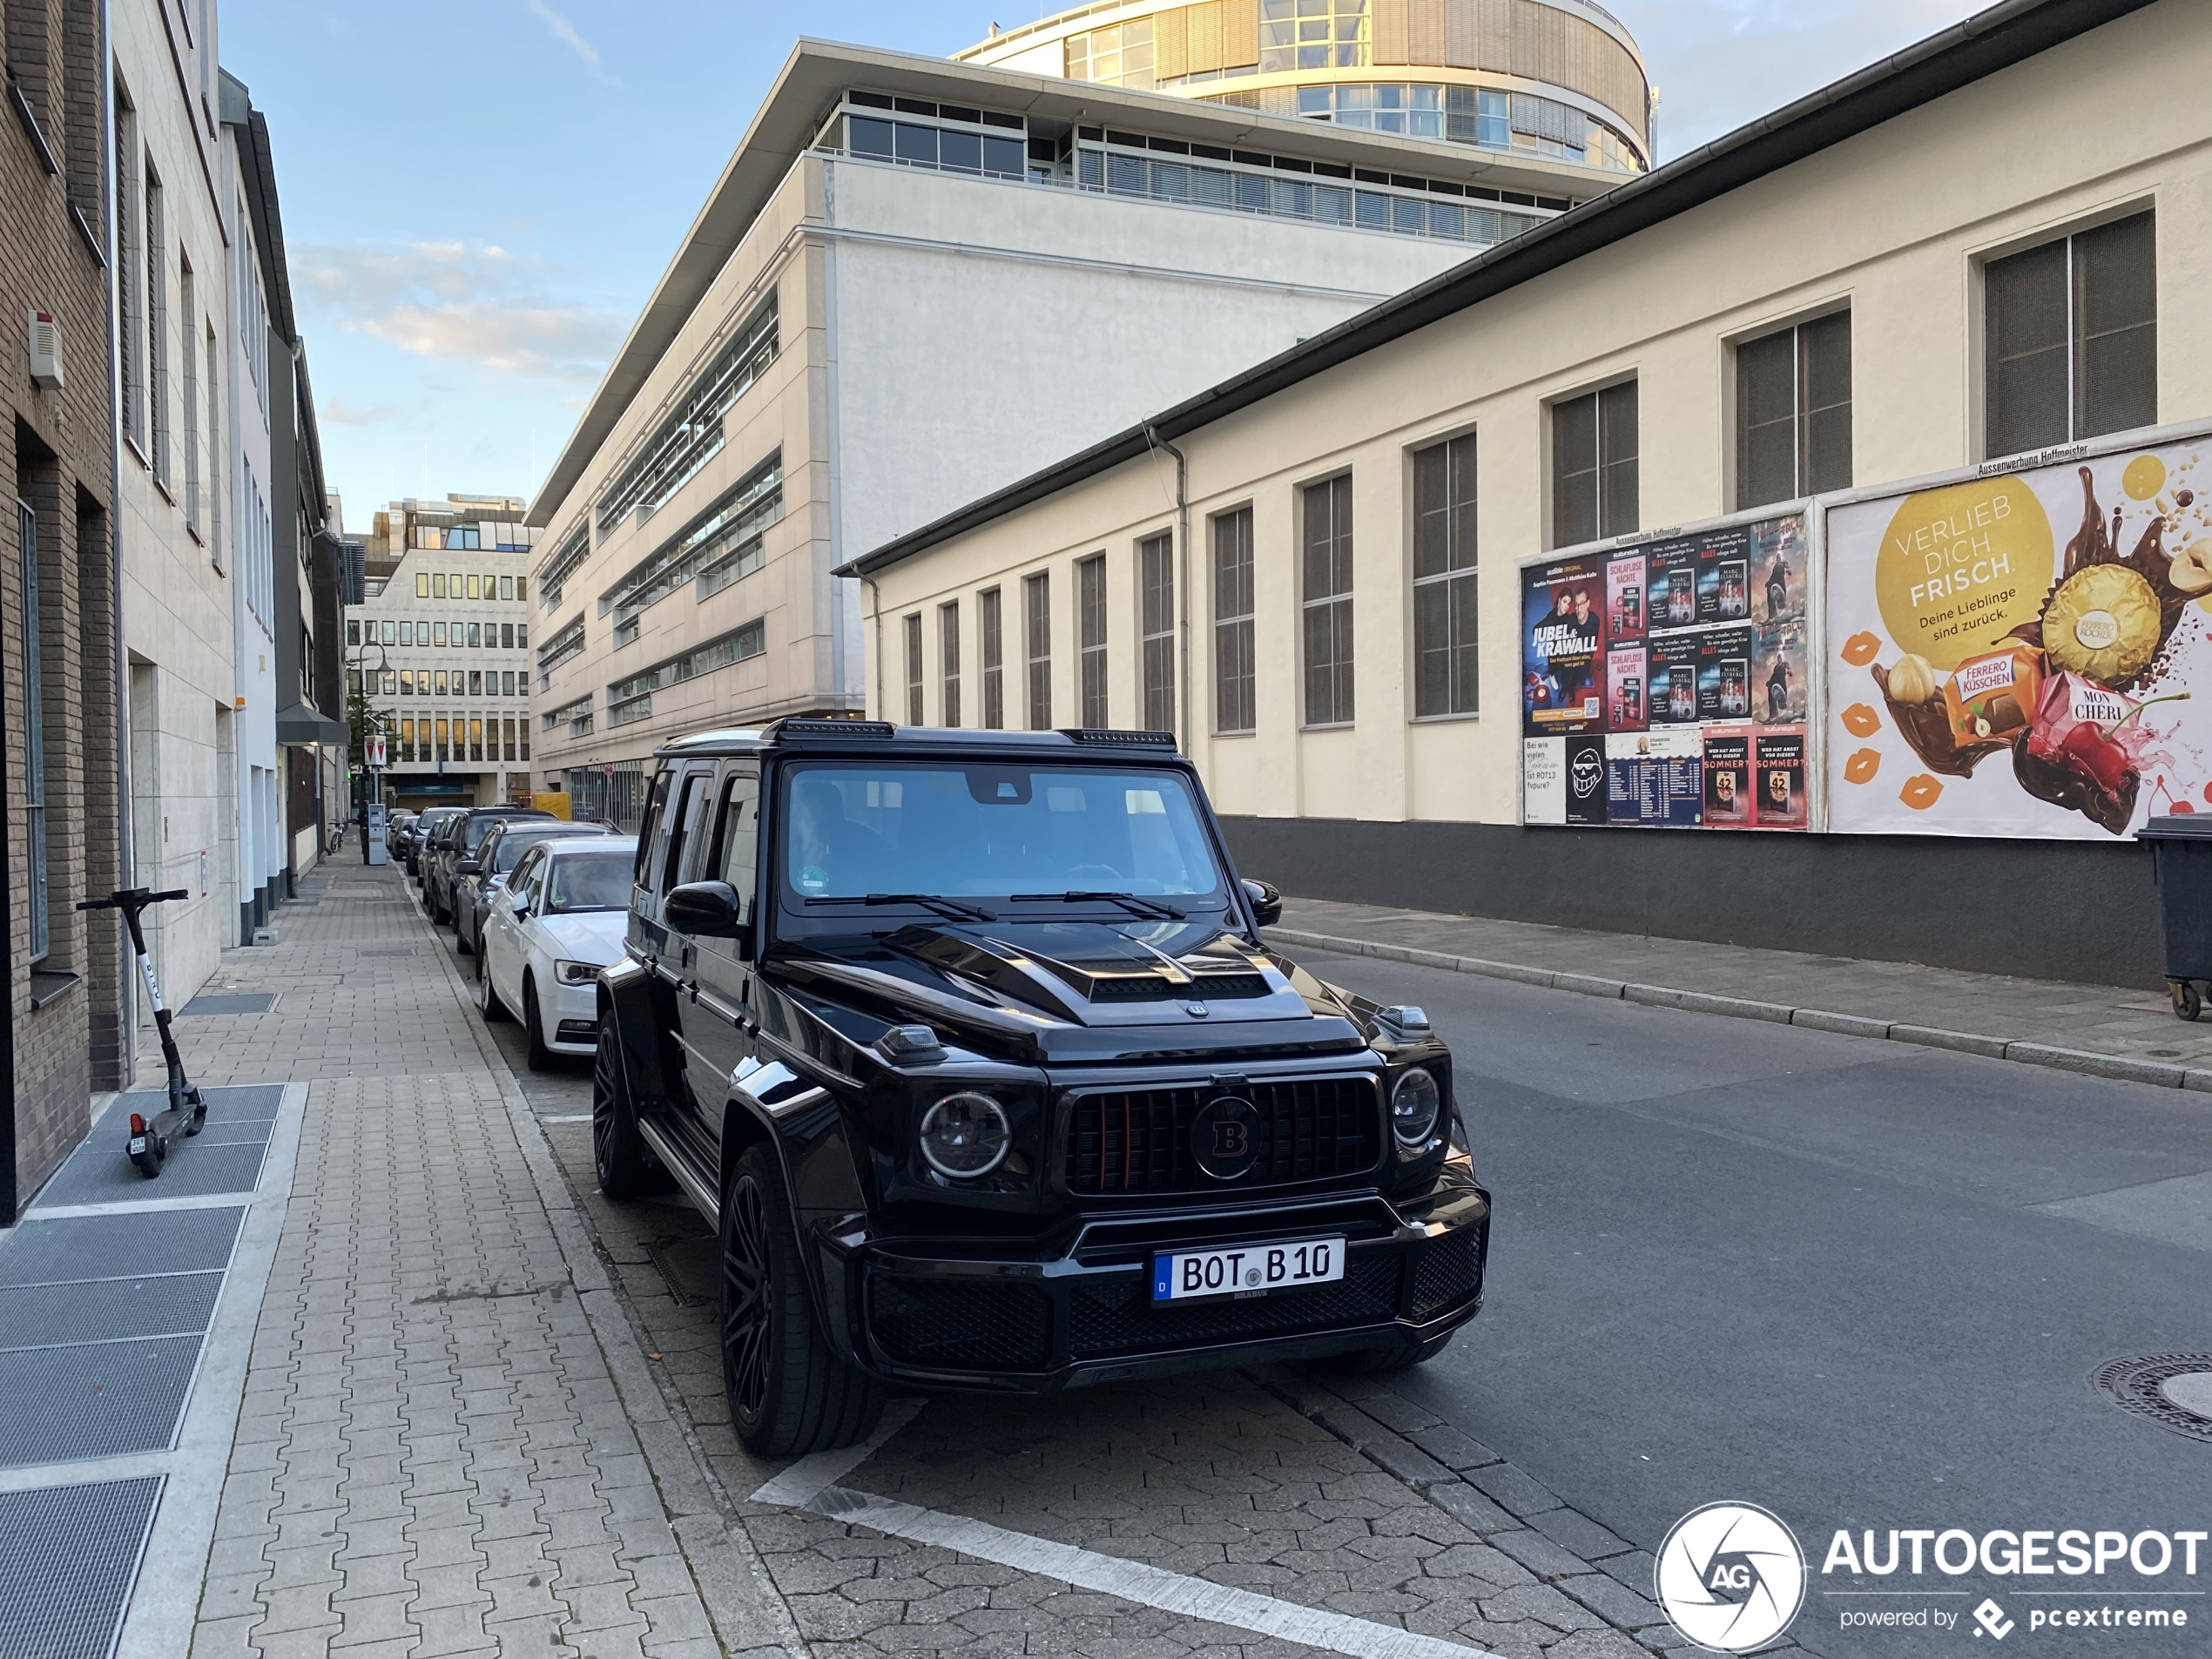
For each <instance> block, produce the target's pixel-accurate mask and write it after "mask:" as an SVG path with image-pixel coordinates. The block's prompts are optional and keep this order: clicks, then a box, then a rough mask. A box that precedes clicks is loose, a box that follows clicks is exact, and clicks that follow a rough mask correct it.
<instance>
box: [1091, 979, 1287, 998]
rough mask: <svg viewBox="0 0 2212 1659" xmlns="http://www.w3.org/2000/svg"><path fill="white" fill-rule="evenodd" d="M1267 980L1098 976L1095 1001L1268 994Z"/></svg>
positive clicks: (1092, 985)
mask: <svg viewBox="0 0 2212 1659" xmlns="http://www.w3.org/2000/svg"><path fill="white" fill-rule="evenodd" d="M1265 995H1267V981H1266V980H1264V979H1263V978H1262V977H1261V976H1260V975H1259V974H1199V975H1198V976H1197V977H1196V978H1194V979H1192V980H1190V981H1189V982H1188V983H1186V984H1177V982H1176V981H1173V980H1170V979H1167V978H1165V977H1163V976H1162V975H1161V974H1123V975H1120V976H1118V977H1116V976H1109V977H1104V978H1099V979H1094V980H1093V981H1091V984H1090V1000H1091V1001H1094V1002H1162V1001H1168V1000H1169V999H1170V998H1172V999H1174V1000H1175V1001H1198V1002H1213V1001H1229V1000H1231V998H1235V997H1240V996H1265Z"/></svg>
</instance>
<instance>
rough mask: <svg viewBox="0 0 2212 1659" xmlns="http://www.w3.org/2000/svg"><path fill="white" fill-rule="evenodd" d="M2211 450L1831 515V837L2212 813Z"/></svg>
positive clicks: (2005, 481) (2102, 462)
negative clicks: (2210, 693)
mask: <svg viewBox="0 0 2212 1659" xmlns="http://www.w3.org/2000/svg"><path fill="white" fill-rule="evenodd" d="M2209 448H2212V445H2209V444H2208V442H2207V441H2205V440H2190V441H2188V442H2178V443H2168V444H2165V445H2161V446H2159V447H2156V448H2148V449H2126V450H2121V451H2117V452H2115V453H2113V454H2110V455H2099V456H2096V457H2094V458H2093V459H2087V460H2080V459H2069V460H2068V461H2066V462H2060V463H2058V464H2054V465H2050V466H2045V467H2038V468H2033V469H2026V470H2023V471H2020V472H2016V473H2004V474H1997V475H1991V476H1988V477H1974V478H1967V479H1963V480H1961V481H1959V482H1955V483H1951V484H1946V485H1942V486H1939V487H1936V488H1932V489H1922V490H1918V491H1915V492H1913V493H1912V494H1910V495H1905V496H1885V497H1879V498H1875V499H1871V500H1867V501H1859V502H1847V503H1845V504H1844V505H1841V506H1838V507H1835V508H1832V509H1829V510H1828V515H1827V527H1826V533H1827V549H1828V551H1827V574H1826V578H1825V581H1826V604H1827V610H1826V617H1825V625H1824V639H1825V641H1826V644H1825V646H1824V650H1825V653H1826V660H1825V661H1824V664H1823V671H1824V674H1825V676H1826V682H1827V683H1826V688H1825V714H1824V718H1825V720H1826V722H1827V726H1826V732H1827V745H1826V759H1825V763H1824V764H1825V766H1826V769H1827V782H1828V796H1827V799H1828V807H1827V814H1828V817H1827V821H1828V825H1829V827H1830V828H1831V829H1835V830H1842V831H1858V832H1865V833H1900V832H1901V833H1920V834H1934V835H1995V836H2027V837H2036V838H2047V837H2052V836H2066V837H2072V838H2076V839H2080V840H2113V839H2119V838H2124V837H2128V836H2130V835H2132V834H2133V833H2134V831H2135V830H2136V829H2138V828H2139V827H2141V825H2142V824H2143V822H2144V821H2145V820H2146V819H2148V817H2150V816H2151V815H2153V814H2156V813H2191V812H2201V811H2205V810H2207V809H2208V808H2212V699H2208V698H2201V697H2197V698H2193V697H2192V692H2193V691H2195V688H2196V687H2197V686H2198V685H2207V686H2212V616H2208V614H2207V611H2208V604H2212V511H2209V510H2208V509H2209V507H2212V503H2208V502H2207V500H2206V491H2207V489H2208V487H2212V453H2208V449H2209ZM1761 799H1762V801H1764V796H1762V798H1761Z"/></svg>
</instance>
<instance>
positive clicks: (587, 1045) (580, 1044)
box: [538, 983, 599, 1055]
mask: <svg viewBox="0 0 2212 1659" xmlns="http://www.w3.org/2000/svg"><path fill="white" fill-rule="evenodd" d="M538 1019H539V1021H540V1022H541V1023H542V1024H543V1026H544V1028H545V1046H546V1047H547V1048H549V1049H552V1051H553V1052H554V1053H555V1054H577V1055H583V1054H596V1053H597V1051H598V1048H599V988H598V986H597V985H596V984H591V983H586V984H583V985H562V984H557V983H556V984H553V985H549V986H545V987H543V988H541V989H540V991H539V993H538Z"/></svg>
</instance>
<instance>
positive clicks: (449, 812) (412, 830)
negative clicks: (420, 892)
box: [407, 806, 468, 884]
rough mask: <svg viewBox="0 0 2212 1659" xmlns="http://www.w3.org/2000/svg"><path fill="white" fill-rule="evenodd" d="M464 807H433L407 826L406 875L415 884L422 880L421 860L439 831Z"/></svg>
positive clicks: (464, 810)
mask: <svg viewBox="0 0 2212 1659" xmlns="http://www.w3.org/2000/svg"><path fill="white" fill-rule="evenodd" d="M467 810H468V808H466V807H464V806H433V807H431V808H429V809H428V811H426V812H425V813H423V814H422V816H421V817H420V818H418V819H415V822H414V823H412V824H410V825H409V826H408V836H407V873H408V876H409V878H411V879H412V880H415V882H416V883H418V884H419V883H420V882H421V880H422V860H423V857H424V855H425V854H426V853H428V852H429V850H430V842H431V840H432V838H433V837H435V835H436V834H437V833H438V832H439V830H441V829H442V828H443V827H444V826H446V825H448V824H450V823H451V822H452V821H453V820H454V819H456V818H458V817H460V816H461V814H462V813H464V812H466V811H467Z"/></svg>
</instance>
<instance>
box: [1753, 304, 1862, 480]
mask: <svg viewBox="0 0 2212 1659" xmlns="http://www.w3.org/2000/svg"><path fill="white" fill-rule="evenodd" d="M1850 484H1851V313H1850V312H1848V311H1839V312H1837V313H1836V314H1834V315H1833V316H1828V317H1819V318H1816V319H1815V320H1812V321H1811V322H1804V323H1799V324H1798V325H1797V327H1793V328H1784V329H1780V330H1778V331H1777V332H1776V333H1774V334H1767V335H1764V336H1763V337H1761V338H1760V339H1757V340H1747V341H1744V342H1743V344H1742V345H1740V346H1738V347H1737V348H1736V504H1737V507H1738V508H1739V509H1743V508H1750V507H1764V506H1766V505H1767V504H1768V503H1769V502H1777V501H1794V500H1796V499H1797V497H1798V496H1811V495H1814V494H1816V493H1817V492H1819V491H1821V490H1824V489H1847V488H1849V487H1850Z"/></svg>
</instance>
